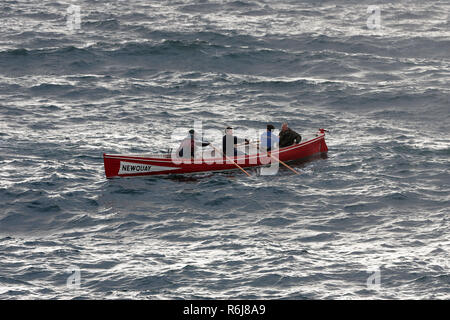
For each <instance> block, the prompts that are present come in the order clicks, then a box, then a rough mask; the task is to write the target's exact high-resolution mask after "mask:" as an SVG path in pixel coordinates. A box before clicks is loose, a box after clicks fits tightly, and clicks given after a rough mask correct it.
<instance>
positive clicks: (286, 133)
mask: <svg viewBox="0 0 450 320" xmlns="http://www.w3.org/2000/svg"><path fill="white" fill-rule="evenodd" d="M300 141H302V136H301V135H299V134H298V133H297V132H295V131H294V130H292V129H291V128H289V127H288V124H287V123H286V122H285V123H283V125H282V126H281V131H280V144H279V146H280V148H284V147H287V146H290V145H292V144H294V142H295V143H300Z"/></svg>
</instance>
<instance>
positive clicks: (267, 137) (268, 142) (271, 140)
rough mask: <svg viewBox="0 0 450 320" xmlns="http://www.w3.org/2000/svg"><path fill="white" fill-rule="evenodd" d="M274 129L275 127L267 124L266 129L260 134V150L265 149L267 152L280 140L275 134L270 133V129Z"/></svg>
mask: <svg viewBox="0 0 450 320" xmlns="http://www.w3.org/2000/svg"><path fill="white" fill-rule="evenodd" d="M274 129H275V127H274V126H273V125H271V124H268V125H267V131H266V132H264V133H263V134H262V135H261V139H260V141H261V145H260V148H261V149H262V150H266V151H267V152H269V151H270V150H272V148H274V147H275V144H278V143H279V142H280V140H279V139H278V137H277V136H276V135H274V134H273V133H272V131H273V130H274Z"/></svg>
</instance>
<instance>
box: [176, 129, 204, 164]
mask: <svg viewBox="0 0 450 320" xmlns="http://www.w3.org/2000/svg"><path fill="white" fill-rule="evenodd" d="M209 144H210V143H209V142H207V141H203V140H198V139H197V136H196V135H195V131H194V129H191V130H189V134H188V136H187V137H186V138H184V139H183V141H181V144H180V146H179V147H178V149H177V154H178V156H179V157H180V158H189V155H190V156H191V158H194V156H195V147H196V146H202V147H206V146H209Z"/></svg>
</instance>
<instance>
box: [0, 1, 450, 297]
mask: <svg viewBox="0 0 450 320" xmlns="http://www.w3.org/2000/svg"><path fill="white" fill-rule="evenodd" d="M350 3H351V5H349V4H348V2H345V3H344V2H339V1H338V2H337V3H333V5H330V3H328V2H321V3H318V2H313V1H309V0H308V1H307V0H305V1H281V2H242V1H220V2H218V1H206V2H205V1H194V2H188V1H176V2H173V1H167V2H162V3H156V2H155V3H153V2H151V3H150V2H148V1H144V0H134V1H115V2H110V1H87V0H86V1H80V6H81V12H82V14H83V15H82V23H81V25H80V28H81V29H80V30H75V31H73V32H69V30H68V29H67V25H66V13H67V12H66V10H67V6H66V4H63V3H61V2H45V3H41V4H40V5H39V6H36V5H33V4H32V2H17V1H3V2H2V4H0V18H1V19H2V21H5V25H4V27H5V28H4V32H3V34H2V40H1V42H0V200H1V202H0V204H1V207H2V209H1V210H0V244H1V246H2V250H0V274H1V276H0V297H1V298H4V299H23V298H79V299H82V298H99V299H113V298H132V299H142V298H152V299H165V298H177V299H178V298H183V299H198V298H243V299H258V298H272V299H273V298H277V299H278V298H279V299H317V298H326V299H357V298H382V299H418V298H420V299H422V298H424V299H435V298H437V299H448V297H449V296H450V292H449V289H448V273H449V269H448V267H449V266H448V250H449V243H448V230H449V220H448V213H449V212H448V208H449V207H450V197H449V196H448V195H449V193H450V192H449V191H450V186H449V183H448V181H450V177H449V172H448V167H449V166H448V165H449V160H448V159H449V155H450V148H449V139H448V138H447V137H446V135H445V133H446V131H448V123H449V120H450V119H449V112H448V111H449V103H448V101H449V95H450V91H449V89H448V83H449V79H450V73H449V66H450V60H449V54H448V52H449V51H450V50H449V49H450V41H449V40H448V39H449V37H448V36H449V31H448V17H447V15H446V14H445V13H446V12H448V9H449V7H448V4H447V2H445V1H435V2H433V3H425V2H420V1H409V2H408V3H382V4H381V5H380V6H381V14H382V20H381V21H382V23H383V25H382V26H383V28H382V29H381V30H369V29H368V27H367V26H366V21H367V11H366V10H367V6H368V5H371V4H372V3H371V2H370V1H367V3H366V2H364V1H363V2H360V1H352V2H350ZM194 120H202V121H203V126H204V128H207V129H209V130H215V131H211V132H212V133H211V136H210V137H208V139H209V140H210V141H212V142H213V143H215V144H217V145H220V137H221V133H222V131H223V128H225V127H226V126H228V125H232V126H234V127H235V128H236V130H237V132H239V130H241V132H244V130H245V129H247V128H250V129H263V128H264V127H265V126H266V124H267V123H268V122H271V123H273V124H274V125H275V126H276V127H277V128H279V127H280V125H281V123H282V122H283V121H288V122H289V125H290V126H291V127H292V128H294V129H295V130H297V131H298V132H299V133H301V134H302V136H303V137H304V139H307V138H308V137H311V136H312V135H313V134H314V132H315V131H316V130H317V129H318V128H327V129H329V130H330V133H329V134H327V144H328V146H329V152H328V155H327V156H324V157H317V158H315V159H310V161H307V162H305V161H300V162H295V163H292V166H293V167H294V168H295V169H296V170H297V171H298V172H299V173H300V175H293V174H292V172H290V171H289V170H287V169H284V168H280V171H279V173H278V174H277V175H276V176H270V177H269V176H258V172H257V170H250V173H251V175H252V178H251V179H247V178H246V176H243V175H241V174H240V173H239V172H231V173H224V174H198V175H193V176H189V177H169V178H148V179H118V180H106V179H105V176H104V171H103V170H104V168H103V163H102V153H103V152H106V153H153V152H161V151H166V150H167V148H168V147H172V148H173V147H176V146H177V143H178V141H172V140H171V135H172V134H173V132H174V131H176V130H177V129H181V130H188V129H189V128H190V127H191V126H192V125H193V122H194ZM183 132H184V131H183ZM252 138H253V137H252ZM73 266H75V267H77V268H79V270H80V273H81V286H80V289H78V290H75V291H74V290H72V289H69V288H67V287H66V283H67V278H68V276H69V275H70V273H69V271H68V268H72V267H73ZM373 267H379V268H380V271H381V287H380V288H379V289H374V288H370V287H368V286H367V279H368V276H369V275H370V274H369V273H368V270H369V269H370V270H372V269H371V268H373Z"/></svg>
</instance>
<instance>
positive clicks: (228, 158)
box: [210, 144, 251, 177]
mask: <svg viewBox="0 0 450 320" xmlns="http://www.w3.org/2000/svg"><path fill="white" fill-rule="evenodd" d="M210 146H211V147H213V148H214V150H216V151H218V152H220V154H222V156H225V157H226V158H227V160H229V161H231V162H233V164H234V165H235V166H236V167H238V168H239V169H241V171H242V172H243V173H245V174H246V175H247V176H249V177H251V175H250V174H249V173H248V172H247V171H245V170H244V169H242V167H241V166H240V165H238V164H237V163H236V162H234V161H233V159H231V158H230V157H229V156H227V155H226V154H224V153H222V151H220V150H219V149H217V148H216V147H214V146H213V145H212V144H210Z"/></svg>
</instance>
